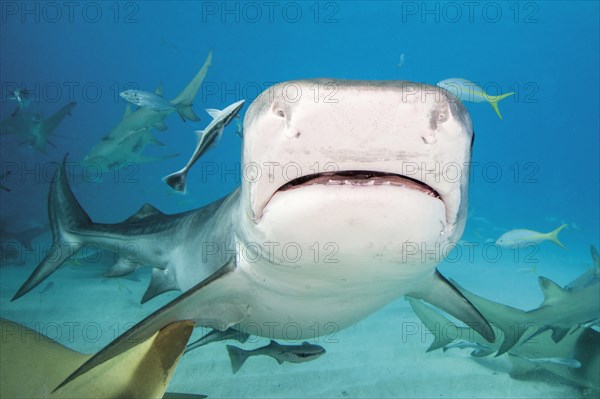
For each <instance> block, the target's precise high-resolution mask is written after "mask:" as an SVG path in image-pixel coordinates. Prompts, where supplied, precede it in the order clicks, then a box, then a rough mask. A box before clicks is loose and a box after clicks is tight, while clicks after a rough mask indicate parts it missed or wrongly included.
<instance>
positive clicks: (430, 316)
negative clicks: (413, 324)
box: [407, 297, 458, 352]
mask: <svg viewBox="0 0 600 399" xmlns="http://www.w3.org/2000/svg"><path fill="white" fill-rule="evenodd" d="M407 299H408V303H409V304H410V307H411V308H412V309H413V311H414V312H415V313H416V315H417V316H418V317H419V319H420V320H421V322H422V323H423V324H425V327H427V329H428V330H429V331H430V332H431V333H432V334H433V337H434V339H433V342H432V343H431V345H430V346H429V348H427V352H431V351H434V350H436V349H439V348H443V347H445V346H446V345H448V344H450V343H452V342H454V340H455V339H457V338H458V337H454V336H450V335H449V334H448V333H447V331H454V330H455V329H448V328H446V327H448V326H449V325H454V323H453V322H452V321H450V320H448V319H446V318H445V317H444V316H442V315H441V314H439V313H438V312H436V311H435V310H433V309H431V308H430V307H429V306H427V305H425V304H424V303H423V302H421V301H419V300H418V299H414V298H410V297H407ZM442 331H443V332H444V333H442ZM445 351H446V348H444V352H445Z"/></svg>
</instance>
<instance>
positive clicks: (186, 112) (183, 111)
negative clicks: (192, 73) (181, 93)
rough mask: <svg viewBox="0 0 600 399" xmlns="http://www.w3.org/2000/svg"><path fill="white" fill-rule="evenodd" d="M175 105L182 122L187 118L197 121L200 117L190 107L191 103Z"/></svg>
mask: <svg viewBox="0 0 600 399" xmlns="http://www.w3.org/2000/svg"><path fill="white" fill-rule="evenodd" d="M175 107H176V108H177V113H178V114H179V116H180V117H181V119H183V121H184V122H185V121H188V120H190V121H194V122H197V121H199V120H200V117H199V116H198V115H196V113H195V112H194V110H193V109H192V104H181V105H175Z"/></svg>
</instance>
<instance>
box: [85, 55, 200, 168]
mask: <svg viewBox="0 0 600 399" xmlns="http://www.w3.org/2000/svg"><path fill="white" fill-rule="evenodd" d="M211 63H212V51H210V52H209V53H208V56H207V57H206V60H205V61H204V64H203V65H202V67H201V68H200V70H199V71H198V73H196V75H195V76H194V78H193V79H192V80H191V81H190V82H189V83H188V84H187V86H186V87H185V88H184V89H183V90H182V91H181V93H179V94H178V95H177V97H175V98H173V99H172V100H170V102H171V103H172V104H174V107H173V108H171V109H165V110H154V109H150V108H138V109H137V110H135V111H131V108H130V107H129V106H127V107H126V108H125V113H124V115H123V117H122V118H121V120H120V121H119V122H118V123H117V125H116V126H115V127H114V128H113V129H112V130H111V131H110V132H108V133H107V134H106V135H104V136H103V137H102V139H101V140H100V141H99V142H98V143H97V144H96V145H95V146H94V147H93V148H92V149H91V151H90V153H89V154H88V155H87V156H86V157H85V158H84V160H83V162H84V163H86V164H92V163H93V164H94V165H95V166H96V167H97V168H99V169H100V170H102V171H103V172H107V171H109V170H111V168H114V167H119V168H122V167H123V165H125V164H127V163H128V162H135V163H143V162H154V161H158V160H161V159H166V158H171V157H173V156H175V155H170V156H166V157H146V156H144V155H142V151H143V149H144V147H145V146H146V145H147V144H149V143H155V144H159V145H160V142H158V141H157V140H156V139H155V138H154V137H153V136H152V133H151V131H152V129H156V130H159V131H165V130H167V126H166V125H165V123H164V119H165V118H166V117H167V116H169V115H170V114H172V113H173V112H178V113H179V114H180V115H181V117H182V118H184V119H185V120H191V121H199V120H200V118H199V117H198V116H197V115H196V114H195V113H194V111H193V109H192V102H193V101H194V98H195V97H196V94H197V93H198V90H200V86H201V85H202V82H203V81H204V78H205V77H206V74H207V73H208V68H209V67H210V65H211ZM156 94H158V95H162V85H159V87H158V88H157V89H156Z"/></svg>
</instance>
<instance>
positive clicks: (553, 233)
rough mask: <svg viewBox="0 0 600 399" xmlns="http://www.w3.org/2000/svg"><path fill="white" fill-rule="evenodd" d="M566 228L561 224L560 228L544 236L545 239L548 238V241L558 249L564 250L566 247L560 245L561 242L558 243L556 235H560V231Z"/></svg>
mask: <svg viewBox="0 0 600 399" xmlns="http://www.w3.org/2000/svg"><path fill="white" fill-rule="evenodd" d="M567 226H568V225H566V224H563V225H562V226H560V227H558V228H557V229H556V230H554V231H551V232H550V233H548V234H546V237H547V238H548V240H550V241H552V242H554V243H555V244H556V245H558V246H559V247H561V248H564V249H566V247H565V246H564V245H563V244H562V242H560V241H559V240H558V233H560V232H561V230H562V229H564V228H565V227H567Z"/></svg>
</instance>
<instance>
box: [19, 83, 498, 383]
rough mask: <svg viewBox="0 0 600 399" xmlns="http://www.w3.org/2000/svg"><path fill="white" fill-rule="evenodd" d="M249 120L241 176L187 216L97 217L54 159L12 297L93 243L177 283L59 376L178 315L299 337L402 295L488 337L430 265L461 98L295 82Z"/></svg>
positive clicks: (436, 91)
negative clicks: (34, 263) (45, 246)
mask: <svg viewBox="0 0 600 399" xmlns="http://www.w3.org/2000/svg"><path fill="white" fill-rule="evenodd" d="M290 93H296V95H295V96H294V98H290ZM243 129H244V138H243V140H244V141H243V149H242V164H243V165H244V167H243V171H244V172H243V179H242V184H241V186H240V187H239V188H237V189H236V190H235V191H233V192H232V193H231V194H229V195H228V196H226V197H224V198H222V199H220V200H217V201H215V202H213V203H211V204H209V205H206V206H205V207H202V208H199V209H196V210H192V211H188V212H184V213H178V214H172V215H167V214H164V213H162V212H160V211H159V210H158V209H156V208H154V207H152V206H150V205H148V204H146V205H144V206H143V207H142V208H141V209H140V211H139V212H138V213H136V214H134V215H133V216H131V217H129V218H128V219H126V220H124V221H123V222H121V223H116V224H103V223H94V222H93V221H92V220H91V219H90V217H89V216H88V215H87V213H86V212H85V211H84V209H83V208H82V206H81V205H80V204H79V202H78V201H77V199H76V198H75V196H74V195H73V192H72V191H71V189H70V187H69V182H68V179H67V174H66V171H65V167H64V162H63V168H58V171H57V176H56V178H55V179H54V180H53V181H52V184H51V187H50V193H49V197H48V210H49V219H50V223H51V227H52V232H53V237H54V238H53V239H54V245H53V250H52V251H50V253H48V256H47V257H46V258H45V259H44V260H42V262H41V263H40V264H39V265H38V267H37V268H36V269H35V270H34V272H33V273H32V275H31V276H30V277H29V278H28V279H27V281H26V282H25V283H24V284H23V285H22V286H21V288H20V289H19V290H18V292H17V293H16V294H15V296H14V297H13V300H16V299H17V298H19V297H21V296H22V295H25V294H26V293H27V292H29V291H31V290H32V289H33V288H35V287H36V286H37V285H39V284H40V283H41V282H42V281H43V280H44V279H45V278H47V277H48V276H49V275H50V274H52V273H53V272H54V271H55V270H57V269H58V268H59V267H60V265H61V264H62V263H63V262H65V261H66V260H67V259H68V258H69V257H70V256H71V255H72V254H73V253H74V252H77V250H80V249H81V248H83V247H84V246H85V245H88V244H91V243H93V244H94V245H96V246H99V247H101V248H106V249H109V250H111V251H113V252H114V251H115V249H116V248H121V247H123V245H124V244H125V243H135V246H136V251H135V252H134V253H129V254H126V256H124V255H125V254H120V255H121V258H122V259H123V260H125V261H127V262H129V263H130V264H132V265H149V266H152V267H153V269H152V281H151V283H150V286H149V291H150V294H151V295H157V294H159V293H161V292H163V291H167V290H171V289H179V290H181V291H183V293H182V294H181V295H180V296H178V297H177V298H176V299H174V300H173V301H171V302H169V303H168V304H167V305H165V306H164V307H161V308H160V309H158V310H156V311H155V312H154V313H152V314H151V315H149V316H148V317H147V318H145V319H144V320H142V321H141V322H139V323H138V324H137V325H136V326H134V327H133V328H131V329H129V330H127V332H125V333H124V334H123V335H121V336H120V337H119V338H117V339H116V340H115V341H113V342H112V343H110V344H109V345H108V346H107V347H105V348H104V349H102V350H101V351H100V352H98V353H97V354H96V355H95V356H94V357H92V358H91V359H89V360H88V361H87V362H86V363H85V364H83V365H82V366H81V367H80V368H79V369H78V370H76V371H75V372H74V373H73V374H72V375H71V376H69V377H68V378H67V379H65V381H63V383H62V384H61V386H63V385H65V384H67V383H69V382H70V381H72V380H73V379H74V378H76V377H77V376H79V375H81V374H83V373H85V372H87V371H89V370H91V369H92V368H94V367H96V366H98V365H100V364H102V363H104V362H105V361H107V360H109V359H111V358H113V357H115V356H118V355H119V354H120V353H123V351H126V350H128V349H129V348H131V347H133V346H135V345H136V343H137V342H141V341H143V340H144V339H147V338H148V337H149V336H150V335H151V334H154V333H155V332H156V331H158V330H159V329H160V328H162V327H164V326H165V325H167V324H169V323H172V322H175V321H178V320H193V321H194V322H195V323H196V325H198V326H203V327H209V328H216V329H218V330H221V331H224V330H226V329H227V328H229V327H232V326H233V327H234V328H235V329H236V330H238V331H242V332H246V333H250V334H252V335H257V336H262V337H267V338H271V339H289V338H293V339H303V338H309V337H314V336H315V335H316V336H319V335H323V334H327V333H330V332H331V329H332V328H333V329H334V330H339V329H343V328H345V327H348V326H350V325H352V324H354V323H356V322H358V321H360V320H361V319H363V318H365V317H366V316H368V315H369V314H371V313H373V312H375V311H377V310H378V309H380V308H381V307H383V306H384V305H386V304H387V303H389V302H391V301H393V300H394V299H396V298H398V297H401V296H402V295H406V294H410V295H411V296H412V297H415V298H418V299H422V300H425V301H427V302H429V303H431V304H433V305H434V306H437V307H439V308H441V309H443V310H445V311H446V312H448V313H449V314H452V315H454V316H455V317H457V318H458V319H460V320H462V321H464V322H465V323H467V324H468V325H469V326H471V327H472V328H473V329H475V330H476V331H478V332H479V333H480V334H482V335H483V336H484V337H486V339H488V340H490V341H493V340H494V339H495V335H494V332H493V331H492V329H491V328H490V326H489V324H488V323H487V321H486V320H485V318H484V317H483V316H482V315H481V314H480V313H479V312H478V311H477V310H476V309H475V308H474V307H473V306H472V305H471V303H470V302H469V301H468V300H466V298H465V297H464V296H463V295H462V294H461V293H460V292H459V291H458V290H457V289H456V288H454V287H453V286H452V284H451V283H450V282H449V281H448V280H446V279H445V278H444V277H443V276H442V275H441V274H440V273H439V272H438V271H437V270H436V265H437V264H438V263H439V262H440V261H441V260H442V259H443V258H444V255H445V254H447V253H448V251H449V249H451V248H452V247H453V246H454V245H456V243H457V242H458V241H459V239H460V237H461V235H462V233H463V230H464V227H465V221H466V215H467V201H468V180H469V179H468V176H469V162H470V158H471V148H472V143H473V128H472V124H471V120H470V117H469V115H468V112H467V110H466V109H465V107H464V106H463V105H462V103H460V102H459V101H457V100H456V99H455V98H454V97H453V96H452V95H451V94H450V93H448V92H446V91H445V90H444V89H441V88H438V87H435V86H430V85H426V84H417V83H410V82H403V81H352V80H335V79H314V80H299V81H290V82H284V83H280V84H277V85H275V86H273V87H271V88H269V89H267V90H266V91H265V92H264V93H262V94H261V95H260V96H259V97H258V98H257V99H256V100H255V101H254V102H253V103H252V105H251V106H250V107H249V108H248V110H247V112H246V114H245V118H244V127H243ZM450 168H452V173H451V172H450ZM67 245H68V247H69V248H70V249H72V251H67V250H64V249H65V247H66V246H67ZM149 291H147V294H148V293H149ZM315 329H316V331H315Z"/></svg>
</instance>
